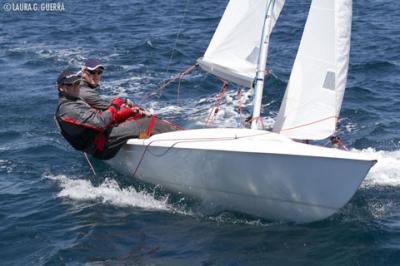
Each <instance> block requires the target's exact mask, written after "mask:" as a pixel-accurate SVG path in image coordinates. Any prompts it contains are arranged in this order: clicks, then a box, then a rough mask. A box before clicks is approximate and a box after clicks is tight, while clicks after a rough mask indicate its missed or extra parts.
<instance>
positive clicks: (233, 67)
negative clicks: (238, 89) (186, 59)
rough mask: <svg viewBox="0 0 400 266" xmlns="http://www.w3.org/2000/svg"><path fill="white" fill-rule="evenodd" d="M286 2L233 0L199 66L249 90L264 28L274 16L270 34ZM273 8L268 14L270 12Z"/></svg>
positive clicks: (277, 0) (255, 68) (275, 0)
mask: <svg viewBox="0 0 400 266" xmlns="http://www.w3.org/2000/svg"><path fill="white" fill-rule="evenodd" d="M284 2H285V1H284V0H230V1H229V3H228V6H227V7H226V9H225V12H224V15H223V16H222V18H221V21H220V23H219V25H218V27H217V30H216V31H215V33H214V36H213V38H212V40H211V42H210V44H209V46H208V48H207V51H206V52H205V54H204V57H203V58H200V59H199V60H198V63H199V64H200V66H201V67H202V68H203V69H204V70H205V71H207V72H210V73H212V74H214V75H216V76H218V77H220V78H222V79H224V80H227V81H231V82H234V83H236V84H238V85H241V86H244V87H248V88H250V87H251V86H252V84H253V81H254V78H255V75H256V70H257V63H258V58H259V53H260V43H261V36H262V31H263V25H264V22H265V19H266V16H267V14H268V15H270V16H271V24H270V27H271V30H272V28H273V26H274V25H275V22H276V20H277V18H278V16H279V14H280V12H281V10H282V7H283V4H284ZM269 7H272V8H273V9H272V10H270V11H269V12H268V13H267V11H268V8H269Z"/></svg>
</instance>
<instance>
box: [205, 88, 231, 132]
mask: <svg viewBox="0 0 400 266" xmlns="http://www.w3.org/2000/svg"><path fill="white" fill-rule="evenodd" d="M227 89H228V82H226V81H224V84H223V85H222V87H221V90H220V92H219V94H218V95H217V96H216V97H215V98H216V99H215V103H214V106H213V107H212V108H211V110H210V113H209V114H208V117H207V121H206V125H205V127H210V125H211V122H213V120H214V118H215V115H216V113H218V111H219V107H220V105H221V102H222V99H223V97H224V94H225V92H226V90H227Z"/></svg>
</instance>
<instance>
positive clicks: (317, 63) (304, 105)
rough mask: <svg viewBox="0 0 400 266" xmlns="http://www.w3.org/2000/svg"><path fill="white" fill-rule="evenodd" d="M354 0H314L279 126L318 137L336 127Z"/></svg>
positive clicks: (282, 130) (285, 131) (293, 134)
mask: <svg viewBox="0 0 400 266" xmlns="http://www.w3.org/2000/svg"><path fill="white" fill-rule="evenodd" d="M351 5H352V1H351V0H335V1H332V0H313V1H312V3H311V7H310V11H309V15H308V18H307V21H306V25H305V28H304V32H303V36H302V39H301V42H300V46H299V50H298V52H297V56H296V59H295V62H294V65H293V68H292V73H291V75H290V79H289V83H288V86H287V89H286V92H285V96H284V99H283V102H282V105H281V108H280V110H279V114H278V117H277V119H276V123H275V126H274V131H275V132H278V133H281V134H284V135H287V136H289V137H291V138H294V139H309V140H319V139H324V138H327V137H329V136H331V135H333V134H334V133H335V130H336V125H337V119H338V116H339V113H340V109H341V105H342V100H343V95H344V90H345V87H346V80H347V71H348V64H349V51H350V35H351V13H352V10H351Z"/></svg>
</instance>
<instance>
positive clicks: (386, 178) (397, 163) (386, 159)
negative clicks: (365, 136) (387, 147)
mask: <svg viewBox="0 0 400 266" xmlns="http://www.w3.org/2000/svg"><path fill="white" fill-rule="evenodd" d="M353 151H355V152H360V153H367V154H371V155H374V156H375V157H376V158H377V159H378V162H377V164H375V166H373V167H372V168H371V170H370V172H369V174H368V176H367V178H366V179H365V180H364V182H363V184H362V186H363V187H369V186H394V187H398V186H400V150H399V151H375V150H374V149H373V148H368V149H364V150H361V151H357V150H353Z"/></svg>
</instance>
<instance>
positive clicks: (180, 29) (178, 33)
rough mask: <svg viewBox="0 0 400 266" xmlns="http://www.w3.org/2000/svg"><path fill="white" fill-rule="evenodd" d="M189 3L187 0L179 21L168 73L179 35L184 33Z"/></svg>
mask: <svg viewBox="0 0 400 266" xmlns="http://www.w3.org/2000/svg"><path fill="white" fill-rule="evenodd" d="M188 3H189V0H186V2H185V9H184V11H183V17H182V20H181V21H180V23H179V26H178V31H177V32H176V38H175V42H174V46H173V47H172V50H171V55H170V57H169V61H168V65H167V74H168V73H169V70H170V67H171V63H172V60H173V57H174V52H175V50H176V47H177V45H178V40H179V37H180V35H181V33H182V25H183V22H184V21H185V18H186V14H187V11H188Z"/></svg>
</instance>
